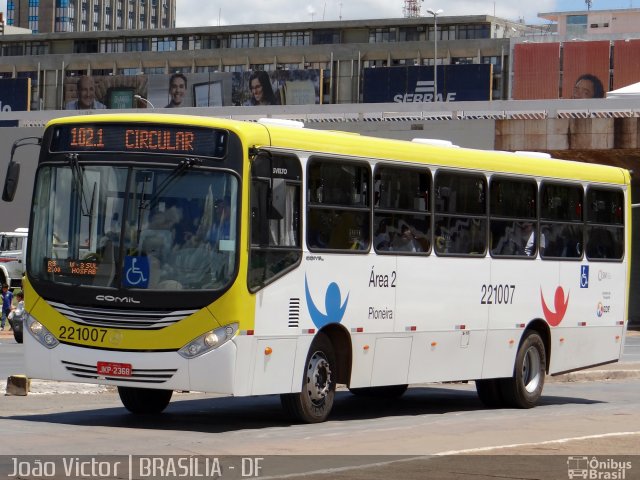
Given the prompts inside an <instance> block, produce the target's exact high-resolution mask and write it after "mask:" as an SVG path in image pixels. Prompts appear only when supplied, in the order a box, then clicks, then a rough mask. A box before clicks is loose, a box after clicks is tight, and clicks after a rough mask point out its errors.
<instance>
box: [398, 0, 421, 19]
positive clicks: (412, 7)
mask: <svg viewBox="0 0 640 480" xmlns="http://www.w3.org/2000/svg"><path fill="white" fill-rule="evenodd" d="M422 1H424V0H404V8H403V9H402V14H403V15H404V18H418V17H419V16H420V2H422Z"/></svg>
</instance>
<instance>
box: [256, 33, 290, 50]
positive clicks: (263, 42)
mask: <svg viewBox="0 0 640 480" xmlns="http://www.w3.org/2000/svg"><path fill="white" fill-rule="evenodd" d="M282 46H284V33H282V32H269V33H260V34H258V47H282Z"/></svg>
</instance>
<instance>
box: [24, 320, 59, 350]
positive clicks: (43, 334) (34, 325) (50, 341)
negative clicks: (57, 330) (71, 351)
mask: <svg viewBox="0 0 640 480" xmlns="http://www.w3.org/2000/svg"><path fill="white" fill-rule="evenodd" d="M27 330H29V333H31V335H32V336H33V338H35V339H36V340H37V341H38V342H40V343H41V344H42V345H44V346H45V347H47V348H55V347H57V346H58V344H59V343H60V342H58V340H57V339H56V337H54V336H53V333H51V332H50V331H49V330H47V329H46V328H45V326H44V325H42V324H41V323H40V322H39V321H37V320H36V319H35V318H33V317H32V316H31V315H27Z"/></svg>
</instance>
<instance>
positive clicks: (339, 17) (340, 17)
mask: <svg viewBox="0 0 640 480" xmlns="http://www.w3.org/2000/svg"><path fill="white" fill-rule="evenodd" d="M338 7H339V9H338V19H339V20H342V2H340V3H338Z"/></svg>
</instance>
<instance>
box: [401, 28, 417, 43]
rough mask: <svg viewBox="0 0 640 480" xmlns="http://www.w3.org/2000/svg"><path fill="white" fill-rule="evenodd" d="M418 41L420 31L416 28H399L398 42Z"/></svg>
mask: <svg viewBox="0 0 640 480" xmlns="http://www.w3.org/2000/svg"><path fill="white" fill-rule="evenodd" d="M421 28H422V27H421ZM419 40H420V31H419V30H418V27H405V28H400V30H399V32H398V41H400V42H417V41H419Z"/></svg>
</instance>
